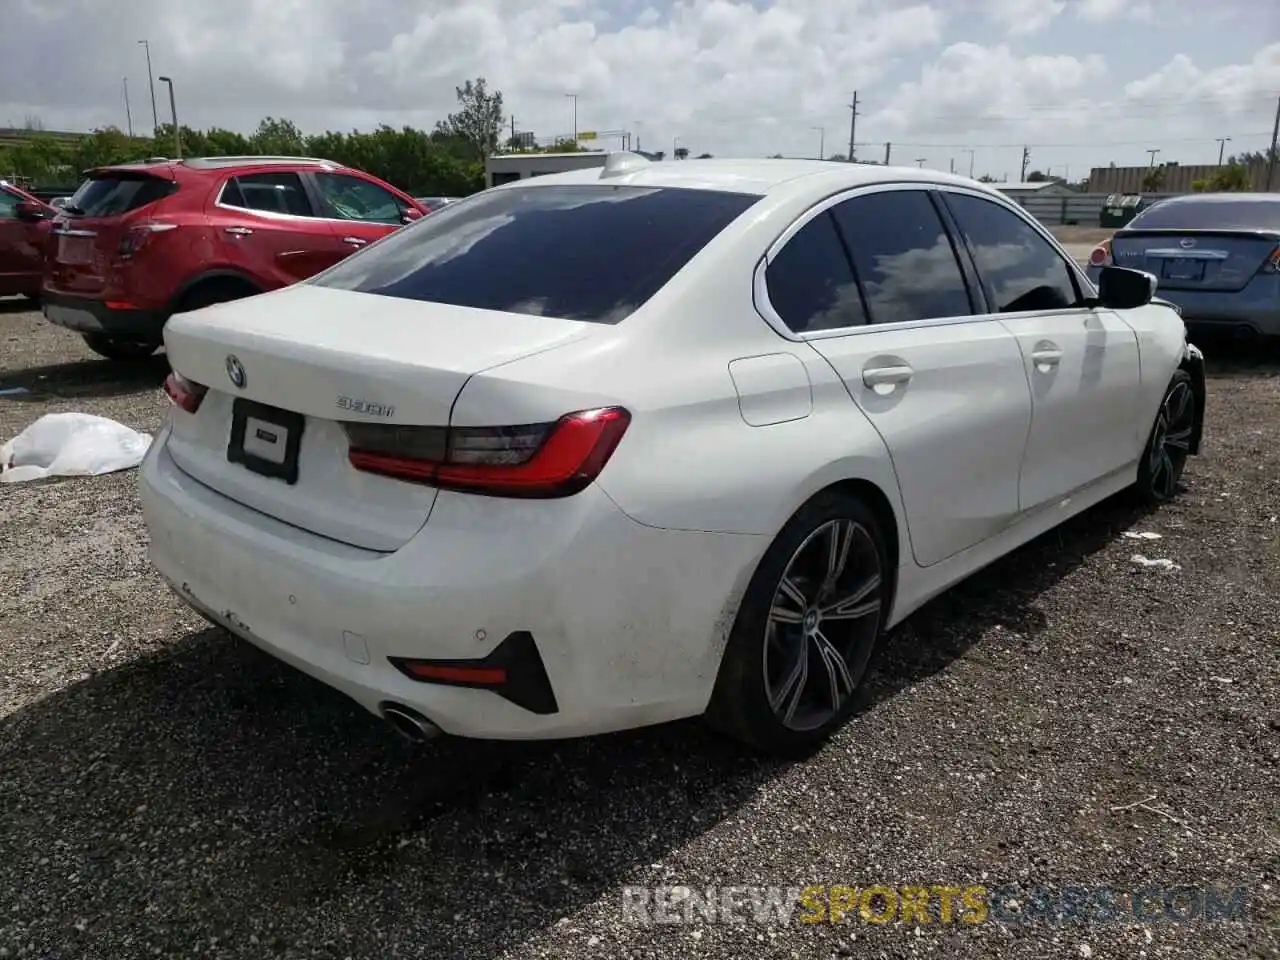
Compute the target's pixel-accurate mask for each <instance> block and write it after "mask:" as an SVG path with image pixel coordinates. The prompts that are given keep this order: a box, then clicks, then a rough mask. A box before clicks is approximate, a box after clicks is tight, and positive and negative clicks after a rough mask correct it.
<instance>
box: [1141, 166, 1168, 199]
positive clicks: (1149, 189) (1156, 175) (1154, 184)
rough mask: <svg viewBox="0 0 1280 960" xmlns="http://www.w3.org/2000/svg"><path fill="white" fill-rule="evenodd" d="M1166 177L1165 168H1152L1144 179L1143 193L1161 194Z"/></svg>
mask: <svg viewBox="0 0 1280 960" xmlns="http://www.w3.org/2000/svg"><path fill="white" fill-rule="evenodd" d="M1166 176H1167V174H1166V172H1165V168H1164V167H1152V168H1151V169H1150V170H1148V171H1147V172H1146V174H1145V175H1144V176H1143V178H1142V192H1143V193H1159V192H1160V188H1161V187H1163V186H1164V181H1165V177H1166Z"/></svg>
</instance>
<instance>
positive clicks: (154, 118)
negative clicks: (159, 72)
mask: <svg viewBox="0 0 1280 960" xmlns="http://www.w3.org/2000/svg"><path fill="white" fill-rule="evenodd" d="M138 42H139V43H140V44H142V46H143V49H145V50H146V51H147V83H149V84H150V85H151V139H153V140H154V139H155V136H156V131H158V130H159V129H160V112H159V111H158V110H156V78H155V76H153V75H152V73H151V44H150V43H148V42H147V41H146V40H139V41H138Z"/></svg>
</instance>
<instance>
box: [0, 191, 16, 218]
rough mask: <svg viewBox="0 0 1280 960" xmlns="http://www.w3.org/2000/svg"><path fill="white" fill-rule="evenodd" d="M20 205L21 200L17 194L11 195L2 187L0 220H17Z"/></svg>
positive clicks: (0, 192) (0, 193)
mask: <svg viewBox="0 0 1280 960" xmlns="http://www.w3.org/2000/svg"><path fill="white" fill-rule="evenodd" d="M18 203H19V198H18V195H17V194H16V193H10V192H9V191H8V190H5V189H4V188H3V187H0V220H17V219H18Z"/></svg>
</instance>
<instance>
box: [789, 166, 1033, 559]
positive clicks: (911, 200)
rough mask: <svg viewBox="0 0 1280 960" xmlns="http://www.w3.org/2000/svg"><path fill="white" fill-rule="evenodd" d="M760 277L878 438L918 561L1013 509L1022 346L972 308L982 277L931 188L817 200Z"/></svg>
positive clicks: (884, 189) (1022, 414)
mask: <svg viewBox="0 0 1280 960" xmlns="http://www.w3.org/2000/svg"><path fill="white" fill-rule="evenodd" d="M792 229H793V230H795V228H792ZM765 277H766V279H765V286H766V289H767V301H768V304H769V306H768V307H767V308H765V309H766V311H767V312H766V315H768V312H772V314H773V315H774V318H773V319H774V321H775V323H776V322H781V323H783V324H785V325H786V329H788V330H790V331H791V332H792V333H793V334H794V335H798V336H800V337H802V338H804V339H806V340H808V342H809V343H810V345H811V346H812V347H813V348H814V349H815V350H817V351H818V352H819V353H820V354H821V355H822V356H823V357H825V358H826V359H827V361H828V362H829V363H830V364H831V366H832V367H833V368H834V369H835V371H836V372H837V373H838V374H839V376H840V378H841V379H842V380H843V381H844V383H845V386H846V388H847V389H848V391H849V395H850V397H851V398H852V399H853V401H854V403H856V404H857V406H858V408H859V409H860V410H861V411H862V413H863V414H865V415H866V417H867V419H868V420H869V421H870V422H871V424H872V425H873V426H874V427H875V429H876V430H877V431H878V432H879V434H880V436H881V437H882V438H883V440H884V442H885V446H886V447H887V449H888V452H889V455H890V457H891V458H892V461H893V467H894V470H895V472H896V474H897V478H898V486H899V491H900V493H901V497H902V503H903V508H904V510H905V512H906V520H907V526H908V530H909V533H910V537H911V549H912V552H913V554H914V556H915V559H916V562H917V563H919V564H920V565H922V566H927V565H929V564H933V563H937V562H938V561H940V560H945V559H946V558H947V557H950V556H952V555H954V554H956V553H959V552H960V551H961V550H964V549H966V548H968V547H971V546H973V545H974V544H977V543H980V542H981V541H983V540H985V539H987V538H988V537H990V536H992V535H994V534H996V533H999V532H1000V531H1001V530H1003V529H1004V528H1005V527H1007V526H1008V525H1009V524H1010V523H1011V522H1012V521H1013V520H1014V519H1015V518H1016V516H1017V513H1018V468H1019V466H1020V464H1021V462H1022V455H1023V447H1024V444H1025V441H1026V436H1027V428H1028V426H1029V424H1030V420H1031V398H1030V396H1029V393H1028V390H1027V380H1026V376H1025V374H1024V373H1023V369H1022V356H1021V354H1020V352H1019V350H1018V344H1017V341H1016V340H1015V339H1014V338H1013V336H1012V335H1011V334H1010V333H1009V331H1008V330H1006V329H1005V328H1004V327H1003V326H1002V325H1001V324H1000V323H999V321H997V320H995V319H993V318H990V317H985V316H975V315H974V314H975V312H977V311H976V310H975V303H976V301H975V299H974V294H975V293H976V282H975V281H974V280H973V278H972V277H966V275H965V267H964V266H963V265H962V263H961V261H960V259H959V258H958V257H957V253H956V250H955V248H954V247H953V244H952V240H951V238H950V236H949V235H948V233H947V230H946V228H945V226H944V224H943V221H942V218H941V217H940V215H939V212H938V210H937V207H936V206H935V202H934V200H933V199H932V198H931V196H930V193H929V191H928V189H927V188H926V187H924V186H914V185H909V186H904V185H895V186H881V187H874V188H870V189H863V190H859V191H856V192H855V193H853V194H852V195H849V196H847V197H844V198H837V199H836V200H835V201H832V202H828V203H827V204H825V205H823V206H822V207H820V208H816V212H815V211H811V212H810V219H808V220H807V221H805V222H804V223H803V225H802V226H800V227H799V229H798V230H796V232H794V234H793V235H792V234H790V233H788V234H784V235H783V237H782V238H781V241H780V247H779V245H775V251H774V252H772V253H771V254H770V257H769V263H768V266H767V268H766V273H765Z"/></svg>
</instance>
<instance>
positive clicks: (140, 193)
mask: <svg viewBox="0 0 1280 960" xmlns="http://www.w3.org/2000/svg"><path fill="white" fill-rule="evenodd" d="M177 189H178V185H177V184H176V183H174V182H173V181H172V180H162V179H160V178H159V177H148V176H132V177H131V176H121V175H119V174H108V175H106V176H96V177H90V178H89V179H88V180H86V181H85V182H84V183H82V184H80V189H79V190H77V191H76V192H75V195H74V196H73V197H72V198H71V199H70V200H68V201H67V205H66V207H65V208H64V209H66V210H67V211H68V212H70V213H73V214H80V215H81V216H85V217H110V216H114V215H116V214H120V213H128V212H129V211H130V210H137V209H138V208H139V207H145V206H146V205H147V204H148V203H154V202H155V201H157V200H159V199H161V198H162V197H167V196H169V194H171V193H173V192H174V191H175V190H177Z"/></svg>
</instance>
